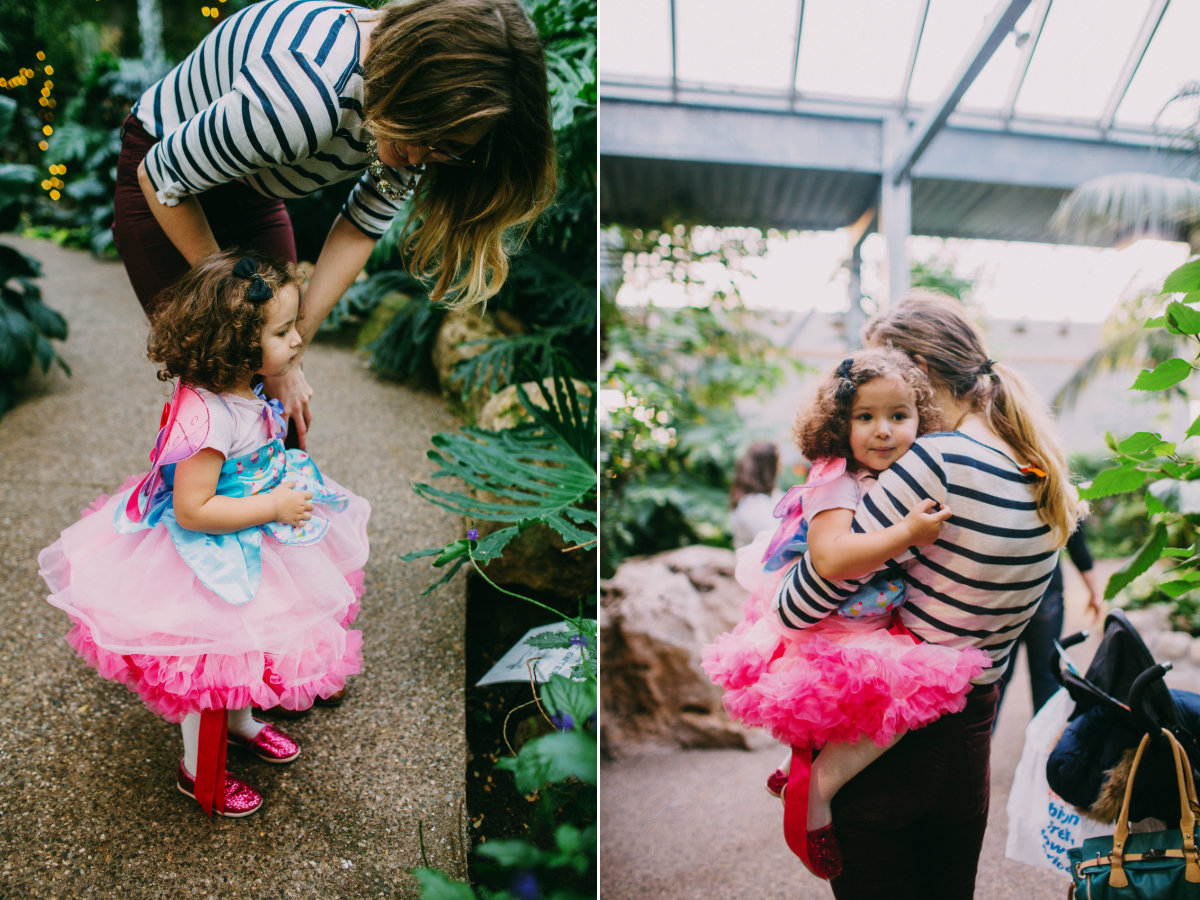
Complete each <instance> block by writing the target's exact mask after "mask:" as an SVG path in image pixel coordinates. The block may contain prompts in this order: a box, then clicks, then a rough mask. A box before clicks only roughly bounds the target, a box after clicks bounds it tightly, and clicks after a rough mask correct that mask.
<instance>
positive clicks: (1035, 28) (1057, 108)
mask: <svg viewBox="0 0 1200 900" xmlns="http://www.w3.org/2000/svg"><path fill="white" fill-rule="evenodd" d="M996 6H997V4H996V0H754V2H753V3H743V4H737V5H736V6H735V7H734V6H731V5H730V4H729V3H728V2H727V0H603V2H602V3H601V4H600V14H601V23H600V27H601V35H602V39H601V43H600V60H599V69H600V80H601V92H602V94H603V95H604V96H606V97H610V98H617V99H629V100H660V101H663V100H665V101H667V102H681V103H699V104H704V105H718V106H728V107H736V108H752V109H763V110H792V111H796V112H802V113H803V112H808V113H817V114H822V113H830V114H835V115H845V116H855V115H861V116H864V117H871V118H878V117H880V116H882V115H885V114H886V113H887V112H888V111H894V110H900V111H903V112H906V113H908V114H910V115H912V114H919V113H920V111H921V110H922V109H923V108H925V107H927V106H929V105H931V104H933V103H934V102H935V101H937V100H938V98H939V97H940V96H941V95H942V93H943V92H944V90H945V89H946V88H947V85H948V84H949V83H950V81H951V80H952V79H953V78H954V77H955V73H956V71H957V70H958V68H959V66H960V63H961V62H962V60H963V57H964V54H965V53H967V51H968V50H969V49H970V48H971V46H972V44H973V42H974V41H975V39H976V36H977V35H978V34H979V33H980V32H981V30H982V29H983V28H984V25H985V23H986V21H987V20H988V18H989V15H990V14H991V13H992V12H993V10H994V9H995V8H996ZM1197 35H1200V2H1196V0H1174V2H1171V0H1032V2H1031V3H1030V4H1029V6H1028V7H1027V8H1026V9H1025V10H1024V12H1023V13H1022V14H1021V15H1020V18H1019V19H1018V20H1017V23H1016V25H1015V27H1014V28H1012V30H1011V31H1010V32H1009V33H1008V34H1006V35H1005V37H1004V39H1003V41H1002V42H1001V43H1000V45H999V46H998V47H997V49H996V50H995V52H994V53H993V54H992V56H991V58H990V59H989V60H988V62H987V63H986V65H985V66H984V67H983V69H982V70H981V71H980V72H979V74H978V76H977V77H976V78H975V80H974V82H973V83H972V84H971V86H970V88H969V89H968V90H967V91H966V93H965V94H964V95H963V97H962V99H961V100H960V102H959V103H958V105H957V107H956V109H955V112H954V114H953V116H952V118H951V121H952V122H953V123H955V124H959V125H962V126H965V127H972V128H985V129H990V128H998V129H1002V130H1013V131H1032V132H1037V133H1055V134H1064V135H1066V134H1070V135H1073V136H1077V137H1091V138H1093V139H1096V140H1117V141H1129V142H1133V143H1149V142H1154V134H1155V128H1156V126H1157V129H1158V131H1159V132H1161V131H1163V130H1168V129H1172V128H1180V127H1187V126H1189V125H1194V124H1195V122H1196V118H1197V117H1196V112H1197V101H1200V97H1191V98H1183V99H1180V98H1179V94H1180V91H1181V90H1183V89H1185V88H1186V86H1187V85H1189V83H1193V84H1196V85H1197V86H1200V54H1197V53H1196V52H1195V39H1196V36H1197Z"/></svg>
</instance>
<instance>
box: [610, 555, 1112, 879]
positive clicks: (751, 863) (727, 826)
mask: <svg viewBox="0 0 1200 900" xmlns="http://www.w3.org/2000/svg"><path fill="white" fill-rule="evenodd" d="M1098 567H1100V569H1101V571H1102V578H1103V579H1105V580H1106V579H1107V577H1108V574H1109V573H1110V571H1111V570H1112V569H1114V568H1116V563H1114V562H1111V561H1107V560H1102V561H1100V562H1099V563H1098ZM1063 569H1064V574H1065V576H1066V597H1065V602H1066V611H1067V614H1066V622H1065V625H1064V633H1066V634H1071V633H1074V632H1076V631H1080V630H1082V629H1084V628H1087V627H1089V624H1090V623H1089V622H1088V621H1087V620H1086V617H1085V616H1084V612H1083V611H1084V605H1085V603H1086V589H1085V588H1084V587H1083V581H1082V579H1080V578H1079V576H1078V575H1077V574H1076V573H1075V570H1074V569H1073V568H1072V567H1071V566H1070V565H1069V564H1068V565H1064V566H1063ZM1091 630H1092V631H1093V632H1098V629H1097V628H1096V627H1092V628H1091ZM1099 637H1100V635H1099V634H1098V633H1094V634H1093V636H1092V637H1091V638H1089V639H1088V641H1087V642H1086V643H1084V644H1081V645H1079V646H1077V647H1073V648H1072V649H1071V656H1072V658H1073V659H1074V660H1075V661H1076V663H1077V664H1078V665H1079V667H1080V668H1081V669H1085V668H1086V665H1087V663H1088V662H1089V661H1090V660H1091V657H1092V654H1093V653H1094V652H1095V647H1096V644H1098V643H1099ZM1021 653H1022V657H1021V659H1020V660H1018V661H1017V664H1016V667H1015V673H1016V675H1015V681H1014V682H1013V684H1012V685H1011V686H1010V688H1009V690H1008V692H1007V694H1006V696H1005V698H1004V706H1003V707H1002V708H1001V710H1000V716H999V721H998V722H997V726H996V734H995V738H994V740H993V742H992V792H991V808H990V815H989V821H988V830H987V834H986V836H985V838H984V845H983V852H982V854H981V857H980V865H979V876H978V879H977V882H976V892H975V896H976V898H977V900H1061V898H1062V897H1065V896H1066V893H1067V888H1068V886H1069V884H1070V880H1069V879H1068V878H1067V877H1066V876H1065V875H1062V874H1057V873H1054V872H1050V871H1048V870H1045V869H1034V868H1032V867H1030V866H1027V865H1024V864H1023V863H1019V862H1014V861H1013V860H1008V859H1005V858H1004V845H1005V841H1006V840H1007V837H1008V821H1007V814H1006V812H1005V807H1006V805H1007V803H1008V792H1009V788H1010V786H1011V784H1012V778H1013V772H1014V771H1015V770H1016V768H1017V763H1018V761H1019V760H1020V758H1021V750H1022V748H1023V746H1024V739H1025V726H1026V725H1028V724H1029V720H1030V719H1031V718H1032V715H1033V701H1032V699H1031V696H1030V692H1029V670H1028V667H1027V666H1026V664H1025V660H1024V649H1022V651H1021ZM782 756H783V751H782V750H781V749H779V748H777V747H774V746H772V747H770V748H769V749H764V750H757V751H753V752H746V751H742V750H689V751H678V752H675V753H671V754H667V755H654V756H642V757H635V758H629V759H621V760H616V761H607V762H605V763H604V764H603V765H602V767H601V773H600V797H601V804H600V865H601V869H600V871H601V896H602V897H603V898H604V900H643V898H650V897H653V898H655V900H716V898H720V900H827V898H830V897H832V896H833V892H832V891H831V890H830V888H829V885H828V883H827V882H825V881H821V880H819V879H818V878H816V877H815V876H813V875H811V874H810V873H809V872H808V871H807V870H806V869H805V868H804V866H803V865H801V863H800V861H799V860H798V859H796V857H794V856H793V855H792V853H791V851H790V850H788V848H787V845H786V844H784V842H783V831H782V821H783V816H782V806H781V804H780V803H779V801H778V800H775V799H774V798H772V797H771V796H769V795H768V794H767V792H766V791H765V790H764V789H763V785H764V783H765V781H766V776H767V774H768V773H769V772H770V771H771V770H772V769H774V768H775V766H776V765H778V764H779V760H780V759H781V758H782ZM931 850H932V851H936V848H931Z"/></svg>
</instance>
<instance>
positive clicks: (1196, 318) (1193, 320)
mask: <svg viewBox="0 0 1200 900" xmlns="http://www.w3.org/2000/svg"><path fill="white" fill-rule="evenodd" d="M1166 318H1167V321H1168V322H1170V323H1171V324H1172V325H1174V326H1175V327H1176V328H1177V329H1178V330H1179V332H1180V333H1181V334H1200V310H1195V309H1192V307H1190V306H1187V305H1185V304H1183V303H1180V302H1179V301H1178V300H1176V301H1174V302H1172V303H1169V304H1167V316H1166Z"/></svg>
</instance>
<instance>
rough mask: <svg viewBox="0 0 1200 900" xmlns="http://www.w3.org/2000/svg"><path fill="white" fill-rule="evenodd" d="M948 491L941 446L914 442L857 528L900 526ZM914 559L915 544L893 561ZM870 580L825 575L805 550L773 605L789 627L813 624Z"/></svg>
mask: <svg viewBox="0 0 1200 900" xmlns="http://www.w3.org/2000/svg"><path fill="white" fill-rule="evenodd" d="M946 495H947V492H946V476H945V473H944V470H943V468H942V466H941V465H940V463H939V460H938V454H937V451H936V449H933V450H931V449H929V448H927V447H923V446H921V445H920V444H913V446H912V449H910V450H909V451H908V453H906V454H905V455H904V456H902V457H901V458H900V459H899V460H897V461H896V462H895V463H894V464H893V465H892V466H891V468H889V469H887V470H886V471H884V472H882V473H880V475H879V480H878V481H877V482H876V484H875V486H874V487H872V488H871V490H870V491H868V492H867V494H866V495H865V496H864V497H863V499H862V503H861V504H860V505H859V508H858V512H857V513H855V516H854V524H853V529H854V531H855V532H856V533H858V534H873V533H875V532H877V531H882V530H883V529H885V528H888V527H890V526H892V525H896V524H899V523H900V521H901V520H902V519H903V518H904V517H905V516H906V515H908V512H909V510H911V509H912V508H913V506H915V505H916V504H917V503H919V502H921V501H922V500H933V501H935V502H936V503H944V502H946ZM912 558H913V553H912V549H911V548H910V549H909V550H906V551H904V552H903V553H901V554H900V555H899V556H897V557H895V558H894V559H893V560H892V562H894V563H903V562H906V561H908V560H910V559H912ZM869 579H870V576H869V575H866V576H863V577H862V578H861V579H852V580H847V581H832V580H828V579H825V578H822V577H821V576H820V575H819V574H818V573H817V570H816V569H815V568H814V567H813V565H812V560H811V558H810V555H809V554H808V553H805V554H804V556H803V558H802V559H800V560H799V562H797V563H796V564H795V565H793V566H792V568H791V569H790V570H788V572H787V573H786V574H785V575H784V577H783V579H782V580H781V581H780V582H779V587H778V588H777V589H776V593H775V598H774V601H773V605H774V608H775V609H776V610H777V612H778V614H779V618H780V621H781V622H782V623H783V624H784V625H786V626H787V627H788V628H793V629H802V628H807V627H809V626H810V625H815V624H816V623H817V622H819V621H821V619H823V618H825V617H826V616H827V615H829V614H830V613H832V612H834V611H835V610H836V609H837V607H838V605H839V604H840V603H841V602H842V601H843V600H846V599H848V598H849V597H850V596H851V595H852V594H853V593H854V592H855V590H857V589H858V587H859V586H860V585H861V584H863V583H865V582H866V581H868V580H869Z"/></svg>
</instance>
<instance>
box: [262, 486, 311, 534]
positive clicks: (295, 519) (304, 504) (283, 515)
mask: <svg viewBox="0 0 1200 900" xmlns="http://www.w3.org/2000/svg"><path fill="white" fill-rule="evenodd" d="M295 487H296V482H294V481H285V482H284V483H283V484H281V485H280V486H279V487H277V488H275V489H274V490H273V491H271V499H272V500H274V501H275V521H276V522H283V523H284V524H286V525H293V526H297V527H298V526H300V525H303V524H304V523H305V522H306V521H308V520H309V519H311V518H312V508H313V505H312V496H313V495H312V493H311V492H309V491H297V490H294V488H295Z"/></svg>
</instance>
